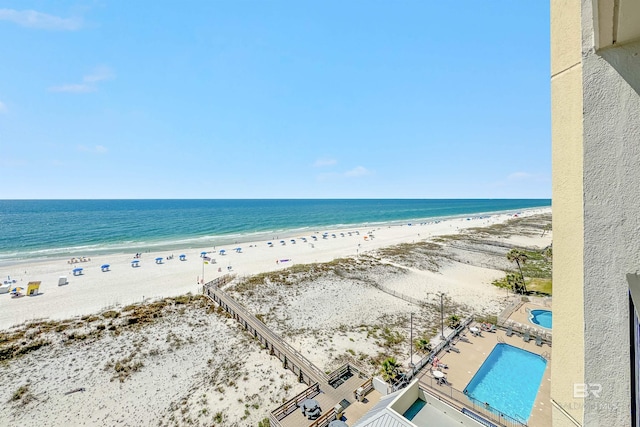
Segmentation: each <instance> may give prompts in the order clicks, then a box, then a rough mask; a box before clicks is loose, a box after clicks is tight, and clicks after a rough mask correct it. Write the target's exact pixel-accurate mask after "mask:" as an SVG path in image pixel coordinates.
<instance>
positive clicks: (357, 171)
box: [344, 166, 371, 177]
mask: <svg viewBox="0 0 640 427" xmlns="http://www.w3.org/2000/svg"><path fill="white" fill-rule="evenodd" d="M370 173H371V172H370V171H369V170H368V169H367V168H365V167H363V166H356V167H355V168H353V169H351V170H349V171H346V172H345V173H344V176H349V177H353V176H364V175H369V174H370Z"/></svg>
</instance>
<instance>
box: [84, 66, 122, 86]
mask: <svg viewBox="0 0 640 427" xmlns="http://www.w3.org/2000/svg"><path fill="white" fill-rule="evenodd" d="M113 78H115V75H114V74H113V70H111V68H109V67H105V66H104V65H101V66H99V67H96V68H95V69H94V70H93V72H92V73H91V74H88V75H86V76H84V77H83V78H82V81H83V82H85V83H95V82H101V81H103V80H111V79H113Z"/></svg>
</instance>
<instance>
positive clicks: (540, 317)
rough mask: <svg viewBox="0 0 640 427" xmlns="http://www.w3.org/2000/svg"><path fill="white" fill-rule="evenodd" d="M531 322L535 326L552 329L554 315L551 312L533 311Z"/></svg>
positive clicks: (530, 317)
mask: <svg viewBox="0 0 640 427" xmlns="http://www.w3.org/2000/svg"><path fill="white" fill-rule="evenodd" d="M529 321H530V322H531V323H533V324H534V325H539V326H542V327H543V328H547V329H551V324H552V314H551V311H549V310H531V313H530V316H529Z"/></svg>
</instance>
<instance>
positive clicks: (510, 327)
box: [507, 326, 513, 337]
mask: <svg viewBox="0 0 640 427" xmlns="http://www.w3.org/2000/svg"><path fill="white" fill-rule="evenodd" d="M511 335H513V327H512V326H509V327H508V328H507V336H508V337H510V336H511Z"/></svg>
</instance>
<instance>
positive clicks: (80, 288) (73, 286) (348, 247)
mask: <svg viewBox="0 0 640 427" xmlns="http://www.w3.org/2000/svg"><path fill="white" fill-rule="evenodd" d="M521 212H522V214H521V215H520V216H521V217H526V216H531V215H535V214H540V213H548V212H551V209H550V208H546V209H531V210H528V211H526V212H525V211H521ZM511 218H513V215H512V214H501V215H493V216H490V217H479V216H478V217H475V218H473V219H471V218H470V219H469V220H467V219H460V218H458V219H450V220H446V221H438V222H432V223H428V224H424V223H423V224H422V225H415V226H414V225H412V226H405V225H402V226H391V225H387V226H377V227H373V226H366V227H361V228H359V229H356V228H350V229H351V230H353V231H354V232H353V233H352V235H351V236H348V233H346V232H345V231H344V230H331V231H327V232H326V233H328V237H327V238H322V235H319V234H316V233H315V232H314V233H306V236H307V237H308V239H307V242H306V243H305V242H303V241H301V240H300V239H298V235H299V234H300V233H294V234H293V235H290V236H286V237H285V236H284V235H282V236H279V239H278V241H273V245H272V246H269V245H268V244H267V242H269V241H271V240H261V241H253V242H244V243H243V244H242V246H241V247H242V251H241V252H239V253H236V252H235V251H234V245H231V246H216V252H215V253H213V251H212V250H211V248H210V247H201V248H190V249H186V250H184V251H166V250H165V251H162V252H160V251H156V252H153V251H152V252H145V253H143V254H142V256H141V258H140V266H139V267H136V268H132V266H131V261H132V260H133V253H119V254H111V255H104V256H93V257H90V258H91V261H88V262H80V263H76V264H69V263H68V261H69V260H68V259H64V258H57V259H47V260H38V261H34V262H31V261H30V262H23V263H17V264H13V265H11V266H2V267H0V277H7V276H11V277H12V279H15V280H16V283H15V284H12V285H11V287H12V288H13V287H14V286H19V287H22V288H24V290H23V292H25V291H26V287H27V284H28V282H30V281H41V286H40V295H37V296H23V297H20V298H11V297H10V295H9V294H0V329H5V328H9V327H11V326H13V325H17V324H20V323H24V322H28V321H30V320H34V319H43V318H44V319H64V318H70V317H74V316H82V315H87V314H92V313H95V312H97V311H99V310H102V309H105V308H107V307H113V306H118V305H127V304H131V303H134V302H141V301H145V300H150V299H156V298H163V297H174V296H178V295H183V294H186V293H188V292H191V293H193V294H195V293H198V292H199V291H200V290H201V286H202V284H203V283H204V282H207V281H210V280H213V279H215V278H217V277H220V276H222V275H224V274H227V273H234V274H236V275H238V276H250V275H255V274H258V273H264V272H270V271H274V270H280V269H285V268H288V267H290V266H292V265H294V264H313V263H324V262H329V261H333V260H335V259H337V258H345V257H357V256H358V255H364V254H365V253H367V252H369V251H375V250H377V249H380V248H383V247H388V246H393V245H397V244H402V243H414V242H416V241H421V240H429V239H432V238H433V237H437V236H441V235H446V234H456V233H459V232H460V231H461V230H464V229H467V228H472V227H479V226H489V225H492V224H495V223H502V222H505V221H507V220H509V219H511ZM356 231H357V232H359V233H360V234H355V232H356ZM371 231H375V233H373V236H372V237H371V238H369V236H370V234H369V233H370V232H371ZM332 232H333V233H332ZM340 233H343V234H344V236H341V234H340ZM311 235H315V236H316V237H317V240H312V239H311V238H310V237H309V236H311ZM333 235H335V236H336V237H332V236H333ZM294 236H295V237H294ZM292 240H295V243H293V241H292ZM281 241H282V242H284V243H281ZM221 249H225V253H226V254H225V255H221V254H220V252H219V251H220V250H221ZM201 252H208V256H210V257H211V263H209V264H205V263H204V262H203V259H202V258H201V257H200V254H201ZM183 253H184V254H185V255H186V260H185V261H180V260H179V255H181V254H183ZM170 255H173V257H174V258H173V259H169V260H167V259H166V257H167V256H170ZM158 257H162V258H165V259H164V260H163V262H162V263H161V264H156V263H155V258H158ZM102 264H109V265H110V269H109V271H108V272H102V271H101V268H100V266H101V265H102ZM78 267H81V268H83V274H82V275H78V276H74V275H73V272H72V270H73V269H74V268H78ZM61 276H66V278H67V280H68V284H67V285H64V286H58V279H59V277H61ZM203 276H204V282H202V279H203Z"/></svg>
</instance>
